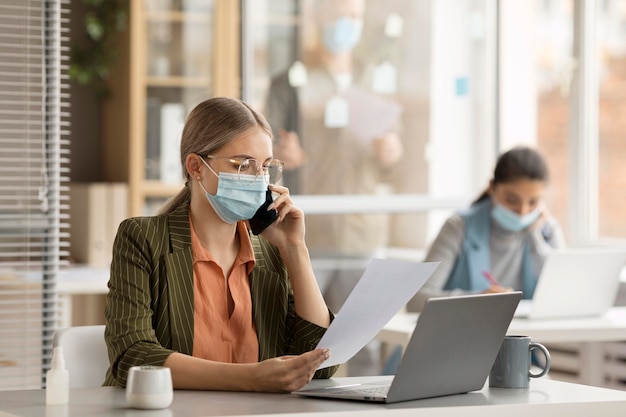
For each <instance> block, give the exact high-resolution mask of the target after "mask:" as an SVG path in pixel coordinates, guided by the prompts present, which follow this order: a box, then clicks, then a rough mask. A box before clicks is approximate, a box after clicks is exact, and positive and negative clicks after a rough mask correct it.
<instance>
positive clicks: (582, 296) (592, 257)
mask: <svg viewBox="0 0 626 417" xmlns="http://www.w3.org/2000/svg"><path fill="white" fill-rule="evenodd" d="M625 264H626V250H623V249H622V250H619V249H613V248H584V249H582V248H578V249H564V250H560V251H557V252H554V253H552V254H550V255H549V256H548V258H547V259H546V260H545V263H544V265H543V269H542V270H541V274H540V275H539V280H538V282H537V287H536V289H535V294H534V296H533V299H532V300H522V301H521V302H520V304H519V306H518V308H517V311H516V312H515V317H516V318H529V319H550V318H566V317H572V318H575V317H594V316H595V317H597V316H601V315H602V314H604V313H606V312H607V311H608V310H609V309H610V308H611V307H612V306H613V305H614V304H615V297H616V296H617V292H618V291H619V285H620V274H621V270H622V268H623V267H624V265H625Z"/></svg>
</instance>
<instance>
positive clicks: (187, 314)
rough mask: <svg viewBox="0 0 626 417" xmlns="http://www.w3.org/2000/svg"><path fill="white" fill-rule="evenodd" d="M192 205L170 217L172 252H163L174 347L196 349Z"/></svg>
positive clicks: (183, 349) (175, 348) (187, 352)
mask: <svg viewBox="0 0 626 417" xmlns="http://www.w3.org/2000/svg"><path fill="white" fill-rule="evenodd" d="M189 227H190V226H189V206H188V205H183V206H181V207H179V208H178V209H177V210H175V211H174V212H172V213H171V214H170V216H169V219H168V228H169V236H170V247H171V251H170V252H169V253H166V254H165V255H164V261H165V274H166V279H167V284H168V288H169V311H164V312H162V313H163V314H165V315H169V318H170V331H171V337H172V349H174V350H177V351H179V352H181V353H185V354H188V355H191V354H192V352H193V328H194V320H193V253H192V250H191V230H190V228H189Z"/></svg>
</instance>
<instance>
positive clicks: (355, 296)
mask: <svg viewBox="0 0 626 417" xmlns="http://www.w3.org/2000/svg"><path fill="white" fill-rule="evenodd" d="M438 265H439V262H420V263H418V262H409V261H402V260H396V259H372V260H371V261H370V263H369V264H368V266H367V269H366V270H365V273H364V274H363V276H362V277H361V279H360V280H359V282H358V283H357V285H356V286H355V287H354V289H353V290H352V292H351V293H350V296H349V297H348V299H347V300H346V302H345V303H344V304H343V307H341V310H340V311H339V313H337V315H336V317H335V319H334V320H333V322H332V323H331V325H330V327H329V328H328V330H326V333H325V334H324V336H323V337H322V340H320V342H319V343H318V345H317V347H318V348H330V351H331V353H332V356H331V357H330V359H329V360H328V361H326V362H324V363H323V364H322V365H321V366H320V368H326V367H328V366H333V365H339V364H342V363H345V362H347V361H348V360H349V359H350V358H351V357H352V356H354V355H355V354H356V353H357V352H358V351H359V350H361V349H362V348H363V347H364V346H365V345H366V344H367V343H368V342H369V341H370V340H372V339H373V338H374V337H375V336H376V334H378V332H379V331H380V329H382V328H383V326H384V325H385V324H386V323H387V322H388V321H389V320H391V318H392V317H393V316H394V315H395V314H396V313H397V312H398V311H399V310H400V309H401V308H402V307H403V306H404V305H406V303H407V302H408V301H409V300H410V299H411V297H413V296H414V295H415V293H416V292H417V291H418V290H419V289H420V288H421V287H422V286H423V285H424V283H425V282H426V281H427V280H428V278H430V276H431V275H432V273H433V272H434V271H435V269H436V268H437V266H438Z"/></svg>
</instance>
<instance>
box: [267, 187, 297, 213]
mask: <svg viewBox="0 0 626 417" xmlns="http://www.w3.org/2000/svg"><path fill="white" fill-rule="evenodd" d="M269 187H270V190H271V191H272V192H273V193H276V194H278V196H277V197H275V198H274V201H273V202H272V204H270V205H269V207H268V209H269V210H271V209H275V210H277V211H278V222H280V221H282V220H284V219H285V217H287V215H288V214H289V213H290V212H296V213H297V214H300V212H301V211H300V209H298V208H297V207H296V206H295V205H294V204H293V201H292V200H291V196H290V195H289V189H287V188H286V187H283V186H280V185H275V184H270V186H269Z"/></svg>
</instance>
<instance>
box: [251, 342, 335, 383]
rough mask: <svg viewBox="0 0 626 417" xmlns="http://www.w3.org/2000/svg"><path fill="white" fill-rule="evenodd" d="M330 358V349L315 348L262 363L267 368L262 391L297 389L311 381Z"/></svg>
mask: <svg viewBox="0 0 626 417" xmlns="http://www.w3.org/2000/svg"><path fill="white" fill-rule="evenodd" d="M328 358H330V351H329V350H328V349H315V350H312V351H310V352H306V353H303V354H301V355H298V356H281V357H278V358H273V359H268V360H267V361H264V362H263V363H261V365H263V366H264V367H265V368H266V371H265V372H264V376H263V378H262V381H263V386H261V387H259V390H261V391H272V392H291V391H297V390H299V389H300V388H302V387H304V386H305V385H306V384H308V383H309V382H311V380H312V379H313V375H314V374H315V371H316V370H317V368H318V367H319V366H320V365H322V363H324V361H326V360H327V359H328Z"/></svg>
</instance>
